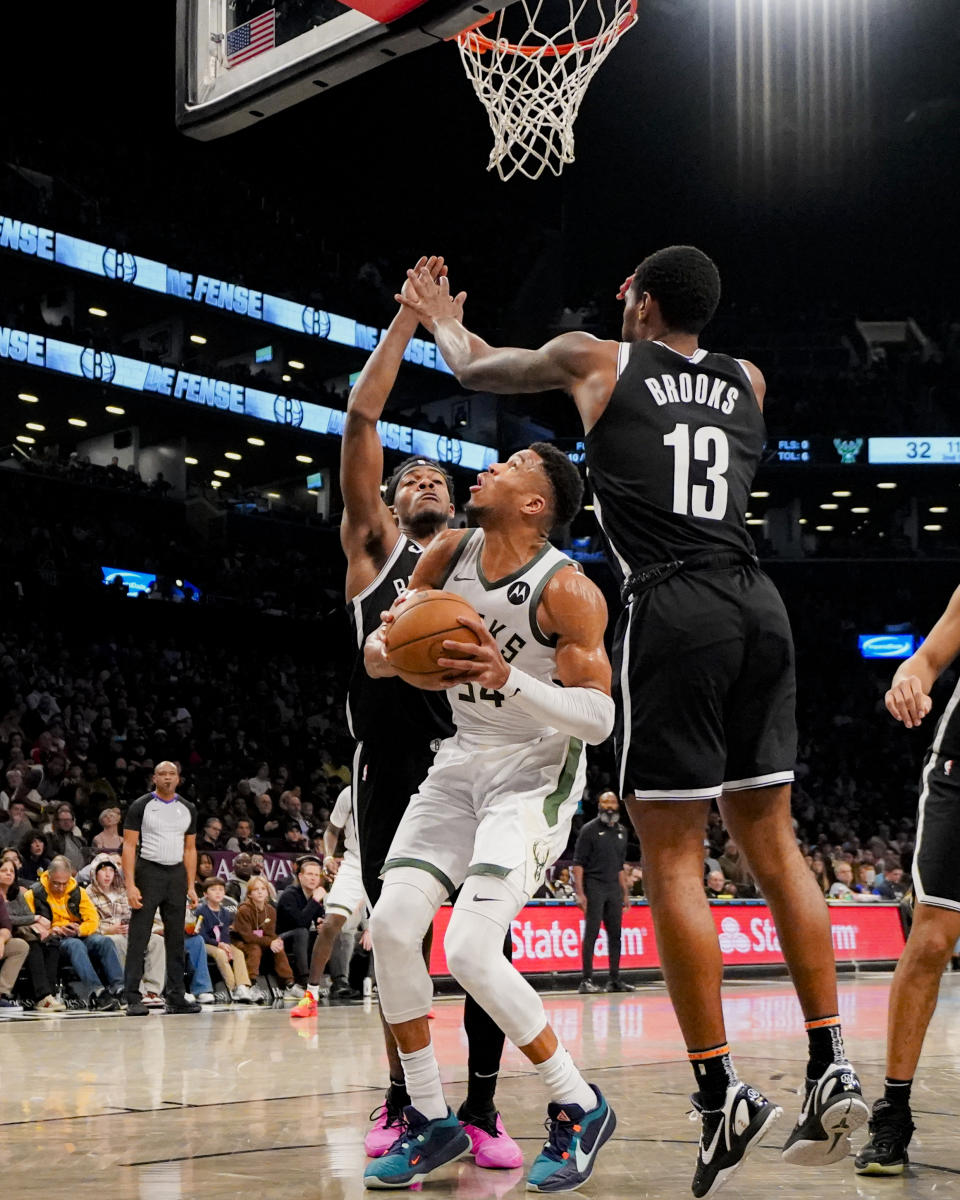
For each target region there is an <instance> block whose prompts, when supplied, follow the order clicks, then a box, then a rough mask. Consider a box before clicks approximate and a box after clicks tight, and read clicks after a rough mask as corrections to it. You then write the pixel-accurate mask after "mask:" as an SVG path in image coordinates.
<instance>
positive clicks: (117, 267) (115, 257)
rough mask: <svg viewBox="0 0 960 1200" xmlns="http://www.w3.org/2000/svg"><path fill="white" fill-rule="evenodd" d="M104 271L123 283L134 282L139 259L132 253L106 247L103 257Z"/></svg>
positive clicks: (110, 277)
mask: <svg viewBox="0 0 960 1200" xmlns="http://www.w3.org/2000/svg"><path fill="white" fill-rule="evenodd" d="M101 262H102V263H103V273H104V275H106V277H107V278H108V279H117V280H119V281H120V282H122V283H133V281H134V280H135V279H136V277H137V260H136V258H135V257H134V256H133V255H132V254H127V253H126V252H125V251H123V250H112V249H109V248H108V249H106V250H104V252H103V257H102V259H101Z"/></svg>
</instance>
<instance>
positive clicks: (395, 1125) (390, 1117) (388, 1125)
mask: <svg viewBox="0 0 960 1200" xmlns="http://www.w3.org/2000/svg"><path fill="white" fill-rule="evenodd" d="M381 1113H386V1120H385V1121H384V1122H383V1127H384V1129H396V1131H397V1137H396V1139H395V1140H394V1141H393V1142H392V1143H391V1145H390V1146H389V1147H388V1149H387V1151H386V1153H387V1154H392V1153H393V1152H394V1150H396V1149H398V1148H399V1146H400V1143H401V1142H402V1141H403V1139H404V1138H405V1137H406V1136H407V1133H408V1128H407V1122H406V1120H405V1118H404V1115H403V1110H402V1109H401V1110H400V1111H399V1112H397V1111H395V1110H394V1108H393V1107H392V1106H391V1105H389V1104H387V1103H383V1104H378V1105H377V1107H376V1108H375V1109H374V1110H373V1112H372V1113H371V1114H370V1118H369V1119H370V1120H371V1121H379V1120H380V1114H381Z"/></svg>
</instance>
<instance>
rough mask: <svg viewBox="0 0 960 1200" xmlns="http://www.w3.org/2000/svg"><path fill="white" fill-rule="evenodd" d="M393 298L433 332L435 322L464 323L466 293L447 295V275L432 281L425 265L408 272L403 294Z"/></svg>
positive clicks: (448, 292)
mask: <svg viewBox="0 0 960 1200" xmlns="http://www.w3.org/2000/svg"><path fill="white" fill-rule="evenodd" d="M394 299H396V300H397V301H399V303H401V304H403V305H404V306H405V307H407V308H409V309H411V310H412V311H413V312H415V313H416V314H417V316H418V317H419V318H420V320H421V322H422V323H423V325H424V326H425V327H426V328H427V329H430V330H432V329H433V327H434V324H435V322H437V321H444V320H454V321H462V320H463V305H464V302H465V301H466V299H467V293H466V292H458V293H457V295H456V296H452V295H451V294H450V280H449V279H448V278H447V276H446V273H445V272H444V274H442V275H440V276H439V278H437V279H433V278H432V277H431V275H430V272H429V271H428V270H427V269H426V266H423V267H419V268H418V269H415V270H412V271H408V272H407V282H406V283H405V284H404V285H403V291H402V292H399V293H398V294H397V295H396V296H395V297H394Z"/></svg>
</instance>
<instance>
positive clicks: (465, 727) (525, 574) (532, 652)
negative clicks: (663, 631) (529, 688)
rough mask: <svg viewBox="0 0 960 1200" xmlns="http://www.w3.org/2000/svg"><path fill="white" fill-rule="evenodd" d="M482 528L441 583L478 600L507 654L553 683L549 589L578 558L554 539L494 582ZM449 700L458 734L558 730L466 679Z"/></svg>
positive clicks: (498, 736) (509, 736) (513, 736)
mask: <svg viewBox="0 0 960 1200" xmlns="http://www.w3.org/2000/svg"><path fill="white" fill-rule="evenodd" d="M483 546H484V533H483V530H482V529H471V530H468V531H467V532H466V533H465V534H464V535H463V538H462V540H461V541H460V544H459V545H458V547H457V549H456V550H455V551H454V555H453V558H452V559H451V561H450V565H449V566H448V568H447V574H446V578H445V579H444V580H443V582H442V583H441V584H440V586H441V587H442V588H444V589H445V590H446V591H450V592H456V593H457V594H458V595H460V596H463V598H464V599H465V600H469V602H470V603H471V604H472V605H473V607H474V608H475V609H476V610H477V612H478V613H479V614H480V616H481V617H482V619H483V623H484V624H485V625H486V627H487V628H488V629H489V630H490V632H491V633H492V634H493V637H494V640H495V641H496V643H497V645H498V646H499V647H500V651H501V653H502V654H503V657H504V659H505V660H506V661H507V662H508V663H510V664H511V665H512V666H516V667H517V668H518V669H519V670H521V671H526V673H527V674H528V675H531V676H533V678H534V679H540V680H543V681H544V682H545V683H551V682H552V681H553V680H554V679H555V678H556V671H557V656H556V650H555V641H556V639H555V638H552V637H548V636H547V635H546V634H545V633H544V632H543V630H542V629H541V628H540V626H539V625H538V624H537V608H538V607H539V605H540V597H541V596H542V594H543V589H544V588H545V587H546V585H547V583H548V582H549V581H550V579H552V578H553V576H554V575H555V574H556V573H557V571H559V570H562V569H563V568H564V567H574V568H575V569H576V570H579V569H580V568H579V567H577V565H576V563H574V562H573V560H572V559H570V558H567V556H566V555H565V554H563V553H561V551H559V550H557V549H556V548H555V547H554V546H551V545H549V543H548V544H547V545H546V546H544V548H543V549H542V550H541V551H540V553H539V554H537V555H536V556H535V557H534V558H532V559H531V560H530V561H529V562H528V563H527V564H526V565H525V566H523V567H521V568H520V569H519V570H518V571H514V572H513V574H512V575H508V576H507V577H506V578H505V579H499V580H497V581H496V582H495V583H491V582H490V581H489V580H488V579H487V578H486V577H485V576H484V574H483V568H482V566H481V564H480V557H481V554H482V552H483ZM447 699H448V700H449V701H450V707H451V708H452V710H453V720H454V723H455V725H456V726H457V732H458V733H466V734H472V735H480V736H482V737H483V736H486V737H489V738H491V739H493V740H495V741H504V742H525V741H530V740H533V739H534V738H537V737H541V736H542V735H543V734H545V733H549V732H554V731H553V730H550V729H549V728H548V727H545V726H543V725H540V724H539V723H538V722H536V721H534V720H533V719H532V718H530V717H527V716H524V715H523V714H522V713H519V712H517V711H516V710H515V709H514V708H512V706H511V705H510V703H509V701H508V700H507V698H506V697H505V696H504V695H503V694H502V693H500V692H496V691H493V690H492V689H490V688H481V687H480V686H479V685H477V684H472V683H468V684H464V685H461V686H460V687H456V688H450V689H449V690H448V691H447Z"/></svg>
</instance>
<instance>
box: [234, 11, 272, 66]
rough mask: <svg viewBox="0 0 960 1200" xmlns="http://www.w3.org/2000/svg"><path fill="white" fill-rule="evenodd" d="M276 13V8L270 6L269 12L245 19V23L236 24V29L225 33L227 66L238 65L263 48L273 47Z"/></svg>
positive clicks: (260, 51) (262, 50) (254, 55)
mask: <svg viewBox="0 0 960 1200" xmlns="http://www.w3.org/2000/svg"><path fill="white" fill-rule="evenodd" d="M276 15H277V10H276V9H275V8H271V9H270V11H269V12H265V13H261V15H260V16H259V17H254V18H253V20H252V21H247V23H246V24H245V25H238V26H237V27H236V29H231V30H230V32H229V33H228V34H227V66H228V67H236V66H239V64H240V63H242V62H246V61H247V59H248V58H255V57H256V56H257V55H258V54H262V53H263V52H264V50H272V49H273V47H274V45H275V44H276V39H275V37H274V21H275V18H276Z"/></svg>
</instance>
